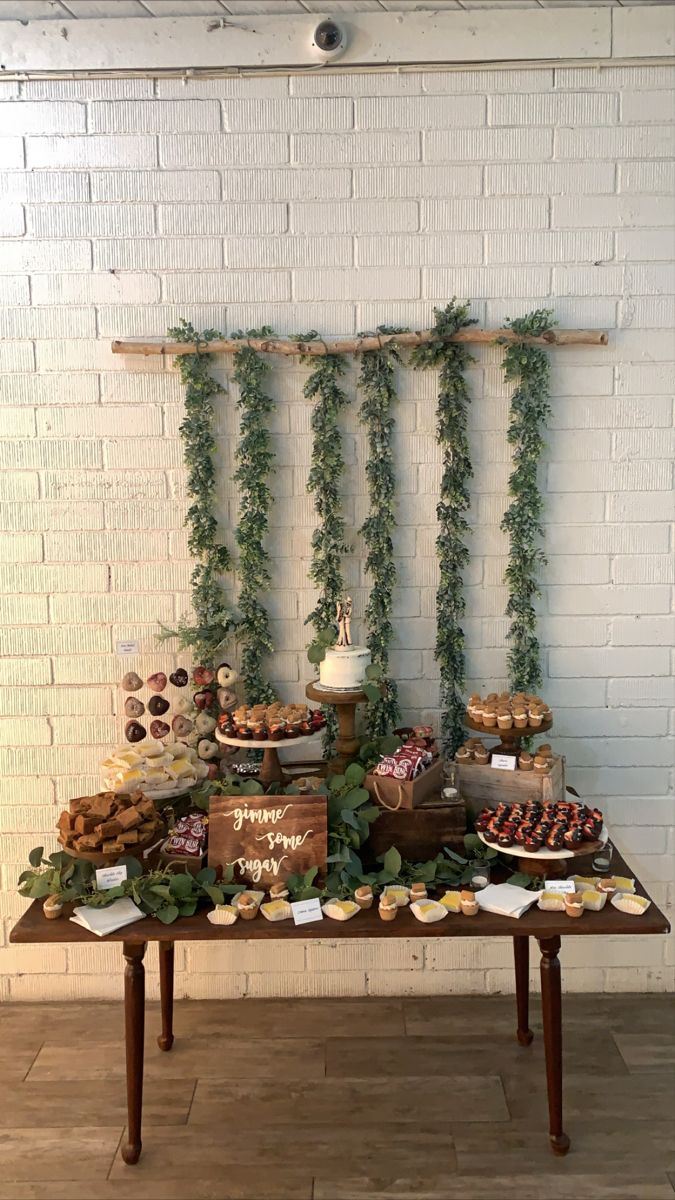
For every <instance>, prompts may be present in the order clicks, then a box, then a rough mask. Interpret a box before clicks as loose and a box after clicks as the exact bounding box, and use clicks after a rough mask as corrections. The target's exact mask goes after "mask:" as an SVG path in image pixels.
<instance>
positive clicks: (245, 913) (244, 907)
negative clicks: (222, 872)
mask: <svg viewBox="0 0 675 1200" xmlns="http://www.w3.org/2000/svg"><path fill="white" fill-rule="evenodd" d="M259 907H260V906H259V904H258V901H257V900H256V898H255V896H252V895H251V893H250V892H240V893H239V895H238V896H237V909H238V912H239V916H240V917H243V918H244V920H245V921H252V920H253V918H254V917H255V916H257V913H258V908H259Z"/></svg>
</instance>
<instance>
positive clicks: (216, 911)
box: [206, 904, 239, 925]
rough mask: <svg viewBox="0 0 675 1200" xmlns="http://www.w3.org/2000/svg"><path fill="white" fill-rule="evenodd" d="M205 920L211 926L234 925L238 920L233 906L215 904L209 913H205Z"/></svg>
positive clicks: (237, 914)
mask: <svg viewBox="0 0 675 1200" xmlns="http://www.w3.org/2000/svg"><path fill="white" fill-rule="evenodd" d="M206 919H207V921H210V922H211V924H212V925H234V923H235V921H237V920H238V919H239V913H238V911H237V909H236V908H235V907H234V904H216V906H215V908H212V909H211V912H207V914H206Z"/></svg>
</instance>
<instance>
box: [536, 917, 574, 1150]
mask: <svg viewBox="0 0 675 1200" xmlns="http://www.w3.org/2000/svg"><path fill="white" fill-rule="evenodd" d="M537 940H538V942H539V949H540V950H541V1009H542V1017H543V1022H544V1051H545V1054H546V1084H547V1088H548V1128H549V1139H550V1142H551V1149H552V1151H553V1153H554V1154H567V1151H568V1150H569V1148H570V1139H569V1138H568V1136H567V1134H566V1133H565V1132H564V1131H563V1115H562V1106H563V1090H562V1074H563V1067H562V1003H561V996H560V960H559V958H558V951H559V950H560V938H559V937H549V938H538V939H537Z"/></svg>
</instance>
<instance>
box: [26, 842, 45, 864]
mask: <svg viewBox="0 0 675 1200" xmlns="http://www.w3.org/2000/svg"><path fill="white" fill-rule="evenodd" d="M44 851H45V848H44V846H35V847H34V848H33V849H32V850H31V852H30V854H29V855H28V861H29V863H30V865H31V867H39V866H40V863H41V862H42V855H43V854H44Z"/></svg>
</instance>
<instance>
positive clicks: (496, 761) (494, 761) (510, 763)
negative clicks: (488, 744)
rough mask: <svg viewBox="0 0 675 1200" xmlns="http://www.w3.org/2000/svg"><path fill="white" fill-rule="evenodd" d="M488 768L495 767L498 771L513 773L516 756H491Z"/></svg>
mask: <svg viewBox="0 0 675 1200" xmlns="http://www.w3.org/2000/svg"><path fill="white" fill-rule="evenodd" d="M490 766H491V767H496V768H497V770H498V771H515V769H516V756H515V754H493V755H492V758H491V759H490Z"/></svg>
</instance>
